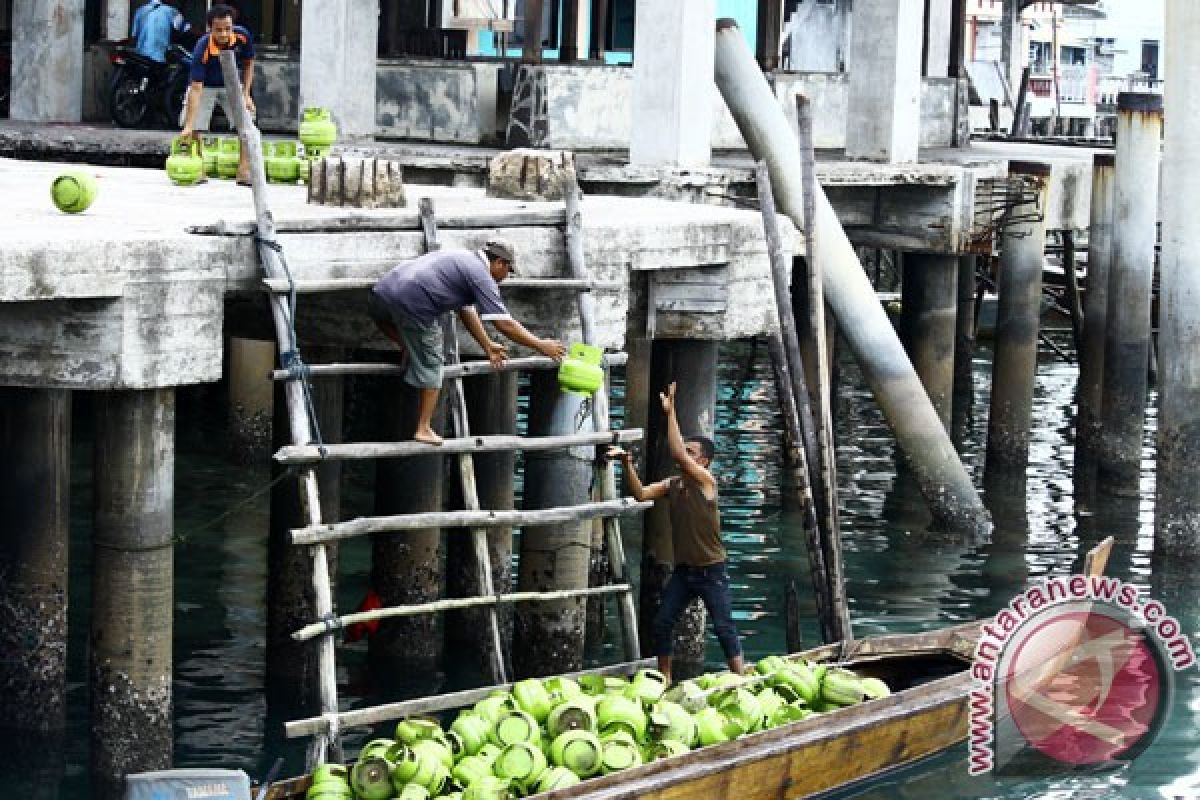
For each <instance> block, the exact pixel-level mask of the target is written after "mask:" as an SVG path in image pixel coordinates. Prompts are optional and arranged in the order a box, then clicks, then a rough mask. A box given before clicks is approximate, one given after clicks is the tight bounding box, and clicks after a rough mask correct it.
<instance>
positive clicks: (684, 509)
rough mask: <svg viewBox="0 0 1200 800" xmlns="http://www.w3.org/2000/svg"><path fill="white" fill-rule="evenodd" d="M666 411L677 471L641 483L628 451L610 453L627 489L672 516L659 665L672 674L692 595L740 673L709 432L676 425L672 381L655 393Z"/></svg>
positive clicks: (657, 628) (657, 625) (657, 629)
mask: <svg viewBox="0 0 1200 800" xmlns="http://www.w3.org/2000/svg"><path fill="white" fill-rule="evenodd" d="M658 397H659V400H660V401H661V402H662V409H663V413H664V414H666V415H667V447H668V448H669V449H670V451H671V457H672V458H673V459H674V460H675V464H676V465H677V466H678V467H679V472H680V474H679V475H677V476H674V477H671V478H667V479H665V480H661V481H658V482H656V483H652V484H650V485H649V486H643V485H642V481H641V479H640V478H639V477H638V474H637V470H636V469H635V468H634V466H633V459H632V457H631V456H630V455H629V453H628V452H626V451H625V450H622V449H621V448H619V447H613V448H610V449H609V451H608V455H609V457H610V458H619V459H620V460H621V464H622V465H623V466H624V468H625V483H626V484H627V485H628V486H629V493H630V494H631V495H633V497H634V498H635V499H637V500H639V501H642V500H658V499H659V498H661V497H665V498H667V504H668V507H669V509H670V515H671V543H672V545H673V547H674V551H675V569H674V570H673V571H672V573H671V578H670V580H668V581H667V585H666V587H665V588H664V589H663V596H662V604H661V605H660V606H659V609H658V614H657V615H656V616H655V618H654V643H655V650H656V651H657V652H656V654H657V656H658V668H659V671H661V672H662V673H663V674H664V675H666V676H667V680H668V681H670V679H671V652H672V650H671V648H672V644H673V643H674V639H675V636H674V632H675V624H676V623H677V622H679V617H680V616H681V615H682V614H683V611H684V609H685V608H687V604H688V603H690V602H691V600H692V598H693V597H699V598H700V599H701V600H703V601H704V605H705V607H706V608H707V609H708V615H709V617H711V618H712V621H713V628H714V629H715V630H716V634H717V640H718V641H720V643H721V649H722V651H724V653H725V660H726V662H727V663H728V664H729V669H730V670H731V671H732V672H734V673H737V674H741V672H742V671H743V669H744V668H745V663H744V661H743V659H742V645H741V642H740V641H739V639H738V632H737V628H736V627H735V626H734V624H733V601H732V598H731V597H730V594H729V571H728V569H727V568H726V564H725V560H726V555H725V546H724V545H723V544H721V512H720V511H719V510H718V509H717V480H716V478H714V477H713V474H712V473H711V472H710V471H709V469H708V468H709V466H710V465H711V464H712V462H713V456H714V455H715V453H716V448H715V446H714V445H713V441H712V439H709V438H708V437H707V436H688V437H687V438H686V439H685V438H684V436H683V434H682V433H680V430H679V420H678V419H677V418H676V417H675V384H674V383H672V384H671V385H670V386H668V387H667V391H666V392H661V393H660V394H659V396H658Z"/></svg>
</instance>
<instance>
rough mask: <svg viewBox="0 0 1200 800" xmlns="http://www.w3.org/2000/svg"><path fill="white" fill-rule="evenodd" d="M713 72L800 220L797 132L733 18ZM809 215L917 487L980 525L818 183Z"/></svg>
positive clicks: (833, 299) (833, 291)
mask: <svg viewBox="0 0 1200 800" xmlns="http://www.w3.org/2000/svg"><path fill="white" fill-rule="evenodd" d="M715 77H716V82H717V87H718V88H719V89H720V91H721V94H722V96H723V97H724V98H725V102H726V104H727V105H728V106H729V109H730V111H731V112H732V114H733V117H734V119H735V120H736V121H737V124H738V128H739V129H740V130H741V133H742V136H743V137H744V138H745V139H746V141H747V143H748V144H749V146H750V151H751V153H752V154H753V155H754V157H755V159H760V160H765V161H766V162H767V167H768V169H769V170H770V173H771V182H772V186H773V187H774V189H775V200H776V202H777V203H778V205H779V209H780V211H781V212H782V213H784V214H787V215H788V216H789V217H790V218H791V219H792V221H793V222H795V223H796V224H797V226H800V227H802V226H803V192H802V190H801V186H800V183H801V181H800V176H801V175H802V168H801V164H800V154H799V149H798V147H797V145H796V139H795V136H794V134H793V133H792V130H791V127H790V126H789V125H788V122H787V120H786V119H785V118H784V115H783V110H782V109H781V108H780V106H779V103H778V101H777V100H776V98H775V96H774V94H772V92H771V89H770V87H769V86H768V85H767V82H766V79H765V78H764V77H763V75H762V72H761V71H760V70H759V69H758V65H757V64H756V63H755V61H754V57H753V55H752V54H751V53H750V50H749V47H748V46H747V45H746V42H745V38H744V37H743V36H742V34H741V32H740V31H739V30H738V27H737V23H735V22H734V21H733V20H728V19H725V20H720V21H718V23H717V35H716V73H715ZM816 220H817V224H816V225H815V226H814V228H815V230H816V233H817V248H818V253H819V257H820V261H821V266H822V271H823V276H824V281H825V299H826V302H827V303H828V304H829V307H830V309H831V310H832V311H833V313H834V316H835V317H836V318H837V320H838V327H839V330H840V331H841V332H842V335H843V336H844V337H845V339H846V341H847V343H848V344H849V345H850V347H851V349H852V350H853V352H854V354H855V356H856V357H857V358H858V361H859V363H860V365H861V366H862V370H863V373H864V375H865V377H866V378H867V381H868V382H869V383H870V385H871V388H872V390H873V392H874V395H875V398H876V399H877V400H878V402H879V404H880V406H881V407H882V409H883V412H884V415H885V416H886V417H887V419H888V422H889V423H890V424H891V426H892V430H893V431H894V432H895V435H896V439H897V441H898V443H899V445H900V447H901V449H902V450H903V451H904V452H905V454H906V455H907V457H908V458H909V460H910V461H911V463H912V464H913V467H914V469H915V470H916V472H917V475H918V480H919V481H920V485H921V491H922V494H923V495H924V496H925V499H926V500H927V501H928V502H929V504H930V506H931V508H932V509H933V511H934V514H935V515H936V516H937V517H939V518H940V519H941V520H943V521H944V522H946V523H949V524H951V525H960V526H970V527H975V526H977V525H980V524H981V523H982V524H985V525H986V524H987V516H988V514H987V510H986V509H984V507H983V503H982V502H981V501H980V499H979V494H978V493H977V492H976V491H975V487H974V486H973V485H972V484H971V479H970V477H969V476H968V475H967V472H966V470H965V469H964V468H963V466H962V462H961V461H959V458H958V454H957V453H956V452H955V451H954V446H953V445H952V444H951V442H950V437H949V436H948V435H947V433H946V430H945V428H944V427H942V423H941V419H940V418H939V417H938V415H937V412H936V411H935V410H934V408H933V406H932V404H930V402H929V398H928V397H926V395H925V389H924V387H922V386H921V381H920V378H918V377H917V374H916V371H915V370H914V369H913V367H912V364H911V363H910V362H909V360H908V357H907V356H906V355H905V354H904V348H902V347H901V346H900V342H899V340H898V339H897V338H896V335H895V332H894V331H893V330H892V325H891V322H890V321H889V320H888V318H887V314H886V313H884V310H883V308H882V306H880V304H879V301H878V299H877V298H876V297H875V290H874V288H873V287H872V286H871V283H870V281H868V280H867V276H866V273H865V272H864V271H863V269H862V265H861V264H860V263H859V261H858V256H857V254H856V253H855V251H854V247H853V245H851V244H850V240H849V239H848V238H847V237H846V234H845V231H844V230H843V229H842V226H841V223H840V222H839V221H838V218H837V215H836V214H835V213H834V211H833V207H832V206H830V204H829V200H828V198H827V197H826V196H825V193H824V191H821V190H820V187H818V191H817V197H816Z"/></svg>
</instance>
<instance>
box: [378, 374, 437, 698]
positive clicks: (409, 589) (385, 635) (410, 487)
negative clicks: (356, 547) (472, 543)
mask: <svg viewBox="0 0 1200 800" xmlns="http://www.w3.org/2000/svg"><path fill="white" fill-rule="evenodd" d="M381 383H382V384H383V385H382V387H381V389H382V393H383V398H382V402H381V403H380V407H381V408H382V409H383V413H382V419H381V420H380V425H379V430H380V432H379V434H378V437H379V441H383V442H393V441H401V440H405V439H411V438H412V435H413V430H414V429H415V428H416V424H417V399H418V393H417V390H416V389H414V388H413V387H411V386H408V385H407V384H405V383H403V381H401V380H400V379H392V380H387V381H382V382H381ZM448 394H449V393H448V392H442V394H441V396H440V397H439V400H438V405H437V410H436V411H435V412H434V418H433V427H434V429H435V430H439V431H442V432H444V433H446V434H448V433H449V432H448V431H446V430H445V417H446V398H447V396H448ZM444 474H445V470H444V468H443V458H442V456H438V455H432V456H419V457H416V458H395V459H385V460H382V461H380V462H379V463H378V464H377V465H376V467H375V514H376V515H378V516H388V515H391V514H414V513H419V512H422V511H441V510H442V491H443V486H444V483H445V481H444ZM371 587H372V588H373V589H374V590H375V591H376V592H377V593H378V594H379V599H380V600H381V601H382V602H383V605H384V606H395V605H409V604H415V603H428V602H432V601H434V600H437V599H439V598H440V597H441V596H442V531H441V529H440V528H422V529H419V530H411V531H401V532H398V533H384V534H376V535H374V536H372V537H371ZM441 623H442V620H441V616H440V615H438V614H421V615H418V616H413V617H400V618H397V619H390V620H383V621H381V622H380V623H379V630H378V631H377V632H376V633H375V635H374V636H372V637H371V645H370V651H371V663H372V666H373V667H374V668H375V671H376V674H377V675H381V676H382V675H395V676H397V677H399V676H405V679H406V680H411V679H414V678H416V679H417V680H418V681H419V682H420V683H421V684H422V688H424V689H428V690H430V691H429V692H427V693H432V692H433V691H434V690H436V688H437V683H438V682H439V681H440V674H439V672H440V669H441V663H442V624H441ZM418 676H420V677H419V678H418Z"/></svg>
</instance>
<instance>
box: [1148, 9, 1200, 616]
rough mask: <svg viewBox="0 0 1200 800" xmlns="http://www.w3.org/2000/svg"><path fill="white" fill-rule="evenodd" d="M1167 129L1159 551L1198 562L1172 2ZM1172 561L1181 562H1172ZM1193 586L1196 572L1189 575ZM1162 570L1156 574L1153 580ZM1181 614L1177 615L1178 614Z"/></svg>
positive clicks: (1179, 39)
mask: <svg viewBox="0 0 1200 800" xmlns="http://www.w3.org/2000/svg"><path fill="white" fill-rule="evenodd" d="M1166 11H1167V16H1166V23H1167V24H1166V32H1167V41H1166V46H1165V48H1164V49H1165V53H1166V59H1167V61H1166V69H1167V70H1168V73H1167V74H1169V75H1170V76H1171V80H1170V82H1169V83H1167V85H1166V96H1165V105H1166V111H1167V113H1169V114H1170V115H1171V124H1170V125H1168V126H1167V129H1166V143H1165V147H1164V150H1163V159H1164V161H1165V163H1167V164H1169V165H1170V169H1168V170H1165V171H1164V174H1163V194H1162V197H1163V209H1162V258H1161V263H1160V267H1159V270H1160V277H1159V320H1158V323H1159V333H1158V392H1159V400H1158V472H1157V483H1156V499H1157V503H1156V506H1155V514H1154V544H1155V547H1154V552H1155V555H1156V556H1158V555H1159V554H1160V553H1161V556H1162V557H1161V559H1160V560H1164V561H1166V560H1173V561H1175V563H1178V564H1184V563H1188V564H1194V561H1195V557H1196V556H1197V555H1200V493H1198V492H1197V487H1198V486H1200V373H1197V371H1196V353H1197V352H1200V264H1197V259H1198V258H1200V231H1198V230H1197V227H1196V221H1195V210H1196V208H1197V207H1200V141H1197V139H1198V135H1200V133H1198V132H1200V98H1198V97H1197V94H1198V93H1200V58H1198V57H1197V53H1196V50H1195V47H1194V42H1195V41H1197V39H1196V37H1197V36H1200V8H1197V6H1196V4H1195V3H1191V2H1188V0H1167V8H1166ZM1172 556H1174V557H1176V558H1174V559H1171V557H1172ZM1184 572H1186V574H1187V580H1188V581H1189V583H1188V585H1194V584H1193V583H1191V581H1192V576H1193V573H1192V571H1191V570H1190V568H1189V569H1187V570H1184ZM1157 574H1158V570H1157V568H1156V570H1155V575H1156V576H1157ZM1176 613H1178V612H1176Z"/></svg>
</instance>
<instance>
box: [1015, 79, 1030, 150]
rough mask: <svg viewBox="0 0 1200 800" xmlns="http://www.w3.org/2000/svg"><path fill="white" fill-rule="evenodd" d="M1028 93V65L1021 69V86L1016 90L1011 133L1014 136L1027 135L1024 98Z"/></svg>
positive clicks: (1026, 114)
mask: <svg viewBox="0 0 1200 800" xmlns="http://www.w3.org/2000/svg"><path fill="white" fill-rule="evenodd" d="M1028 95H1029V67H1025V68H1024V69H1022V70H1021V88H1020V89H1019V90H1018V91H1017V105H1016V106H1015V107H1014V108H1013V119H1012V133H1011V135H1012V136H1014V137H1018V136H1028V135H1029V112H1028V104H1027V103H1026V101H1025V98H1026V97H1027V96H1028Z"/></svg>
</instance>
